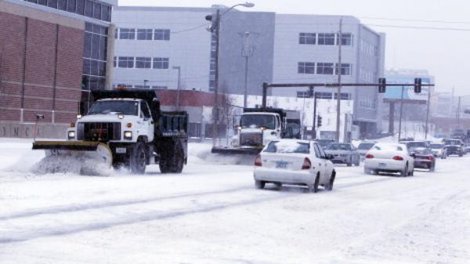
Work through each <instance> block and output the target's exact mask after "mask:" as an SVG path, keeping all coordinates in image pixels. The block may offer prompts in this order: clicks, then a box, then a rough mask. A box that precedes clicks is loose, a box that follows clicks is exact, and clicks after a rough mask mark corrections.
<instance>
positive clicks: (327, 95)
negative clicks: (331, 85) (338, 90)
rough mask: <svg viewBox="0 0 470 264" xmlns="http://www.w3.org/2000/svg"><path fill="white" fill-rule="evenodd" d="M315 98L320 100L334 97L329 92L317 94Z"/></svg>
mask: <svg viewBox="0 0 470 264" xmlns="http://www.w3.org/2000/svg"><path fill="white" fill-rule="evenodd" d="M315 97H316V98H318V99H332V98H333V95H332V94H331V93H328V92H316V93H315Z"/></svg>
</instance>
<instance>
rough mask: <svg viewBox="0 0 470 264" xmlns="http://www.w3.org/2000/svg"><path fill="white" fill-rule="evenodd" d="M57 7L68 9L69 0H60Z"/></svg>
mask: <svg viewBox="0 0 470 264" xmlns="http://www.w3.org/2000/svg"><path fill="white" fill-rule="evenodd" d="M57 9H59V10H63V11H67V0H58V1H57Z"/></svg>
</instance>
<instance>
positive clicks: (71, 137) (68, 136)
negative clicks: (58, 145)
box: [67, 130, 75, 139]
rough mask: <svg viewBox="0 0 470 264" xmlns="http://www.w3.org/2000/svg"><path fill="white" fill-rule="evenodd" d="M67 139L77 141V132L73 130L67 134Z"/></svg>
mask: <svg viewBox="0 0 470 264" xmlns="http://www.w3.org/2000/svg"><path fill="white" fill-rule="evenodd" d="M67 139H75V131H73V130H71V131H69V132H68V133H67Z"/></svg>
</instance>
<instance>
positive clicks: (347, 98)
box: [335, 93, 351, 100]
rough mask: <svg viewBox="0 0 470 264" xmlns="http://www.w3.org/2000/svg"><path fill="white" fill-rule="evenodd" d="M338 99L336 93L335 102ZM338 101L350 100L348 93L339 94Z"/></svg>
mask: <svg viewBox="0 0 470 264" xmlns="http://www.w3.org/2000/svg"><path fill="white" fill-rule="evenodd" d="M337 99H338V93H335V100H337ZM340 100H351V94H349V93H341V98H340Z"/></svg>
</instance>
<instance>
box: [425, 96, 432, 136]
mask: <svg viewBox="0 0 470 264" xmlns="http://www.w3.org/2000/svg"><path fill="white" fill-rule="evenodd" d="M430 105H431V87H428V104H427V106H426V128H425V131H424V139H428V132H429V110H430Z"/></svg>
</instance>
